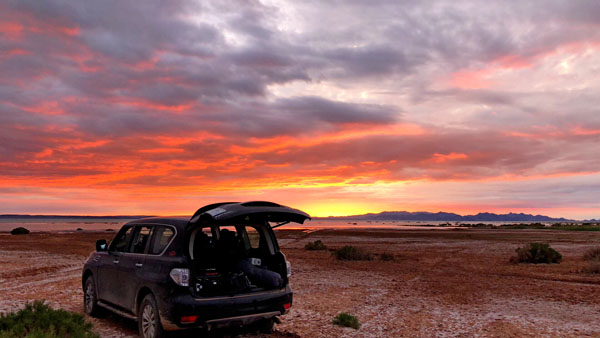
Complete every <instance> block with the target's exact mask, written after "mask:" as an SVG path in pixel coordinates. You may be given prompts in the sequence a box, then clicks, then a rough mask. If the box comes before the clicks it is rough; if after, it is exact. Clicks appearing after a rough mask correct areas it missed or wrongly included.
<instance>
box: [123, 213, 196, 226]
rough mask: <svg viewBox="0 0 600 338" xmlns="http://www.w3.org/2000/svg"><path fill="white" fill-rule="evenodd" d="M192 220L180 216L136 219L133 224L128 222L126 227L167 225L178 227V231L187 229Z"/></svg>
mask: <svg viewBox="0 0 600 338" xmlns="http://www.w3.org/2000/svg"><path fill="white" fill-rule="evenodd" d="M189 220H190V218H189V217H186V216H180V217H147V218H141V219H136V220H133V221H131V222H127V223H126V224H125V225H134V224H167V225H172V226H174V227H176V228H177V229H185V226H186V225H187V224H188V221H189Z"/></svg>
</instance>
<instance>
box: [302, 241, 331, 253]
mask: <svg viewBox="0 0 600 338" xmlns="http://www.w3.org/2000/svg"><path fill="white" fill-rule="evenodd" d="M304 249H305V250H327V246H326V245H325V244H323V242H321V240H320V239H319V240H316V241H314V242H308V243H306V245H305V246H304Z"/></svg>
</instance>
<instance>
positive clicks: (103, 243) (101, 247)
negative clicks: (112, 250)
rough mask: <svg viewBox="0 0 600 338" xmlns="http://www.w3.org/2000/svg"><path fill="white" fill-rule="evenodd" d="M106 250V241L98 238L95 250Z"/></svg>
mask: <svg viewBox="0 0 600 338" xmlns="http://www.w3.org/2000/svg"><path fill="white" fill-rule="evenodd" d="M106 250H108V243H106V240H105V239H99V240H97V241H96V251H106Z"/></svg>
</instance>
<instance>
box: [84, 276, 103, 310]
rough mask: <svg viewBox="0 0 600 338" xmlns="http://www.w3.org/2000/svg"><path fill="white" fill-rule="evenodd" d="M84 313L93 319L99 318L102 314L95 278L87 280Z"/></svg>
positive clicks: (91, 277)
mask: <svg viewBox="0 0 600 338" xmlns="http://www.w3.org/2000/svg"><path fill="white" fill-rule="evenodd" d="M83 311H84V312H85V313H86V314H88V315H90V316H92V317H97V316H98V315H99V314H100V312H101V309H100V306H98V293H97V292H96V284H95V283H94V278H93V276H89V277H88V278H87V279H86V280H85V284H84V287H83Z"/></svg>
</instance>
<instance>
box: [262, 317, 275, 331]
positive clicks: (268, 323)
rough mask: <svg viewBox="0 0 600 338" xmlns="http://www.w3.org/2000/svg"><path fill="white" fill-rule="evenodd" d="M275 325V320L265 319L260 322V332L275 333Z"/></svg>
mask: <svg viewBox="0 0 600 338" xmlns="http://www.w3.org/2000/svg"><path fill="white" fill-rule="evenodd" d="M274 324H275V321H274V320H273V318H270V319H263V320H261V321H260V322H258V331H260V332H261V333H273V325H274Z"/></svg>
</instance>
